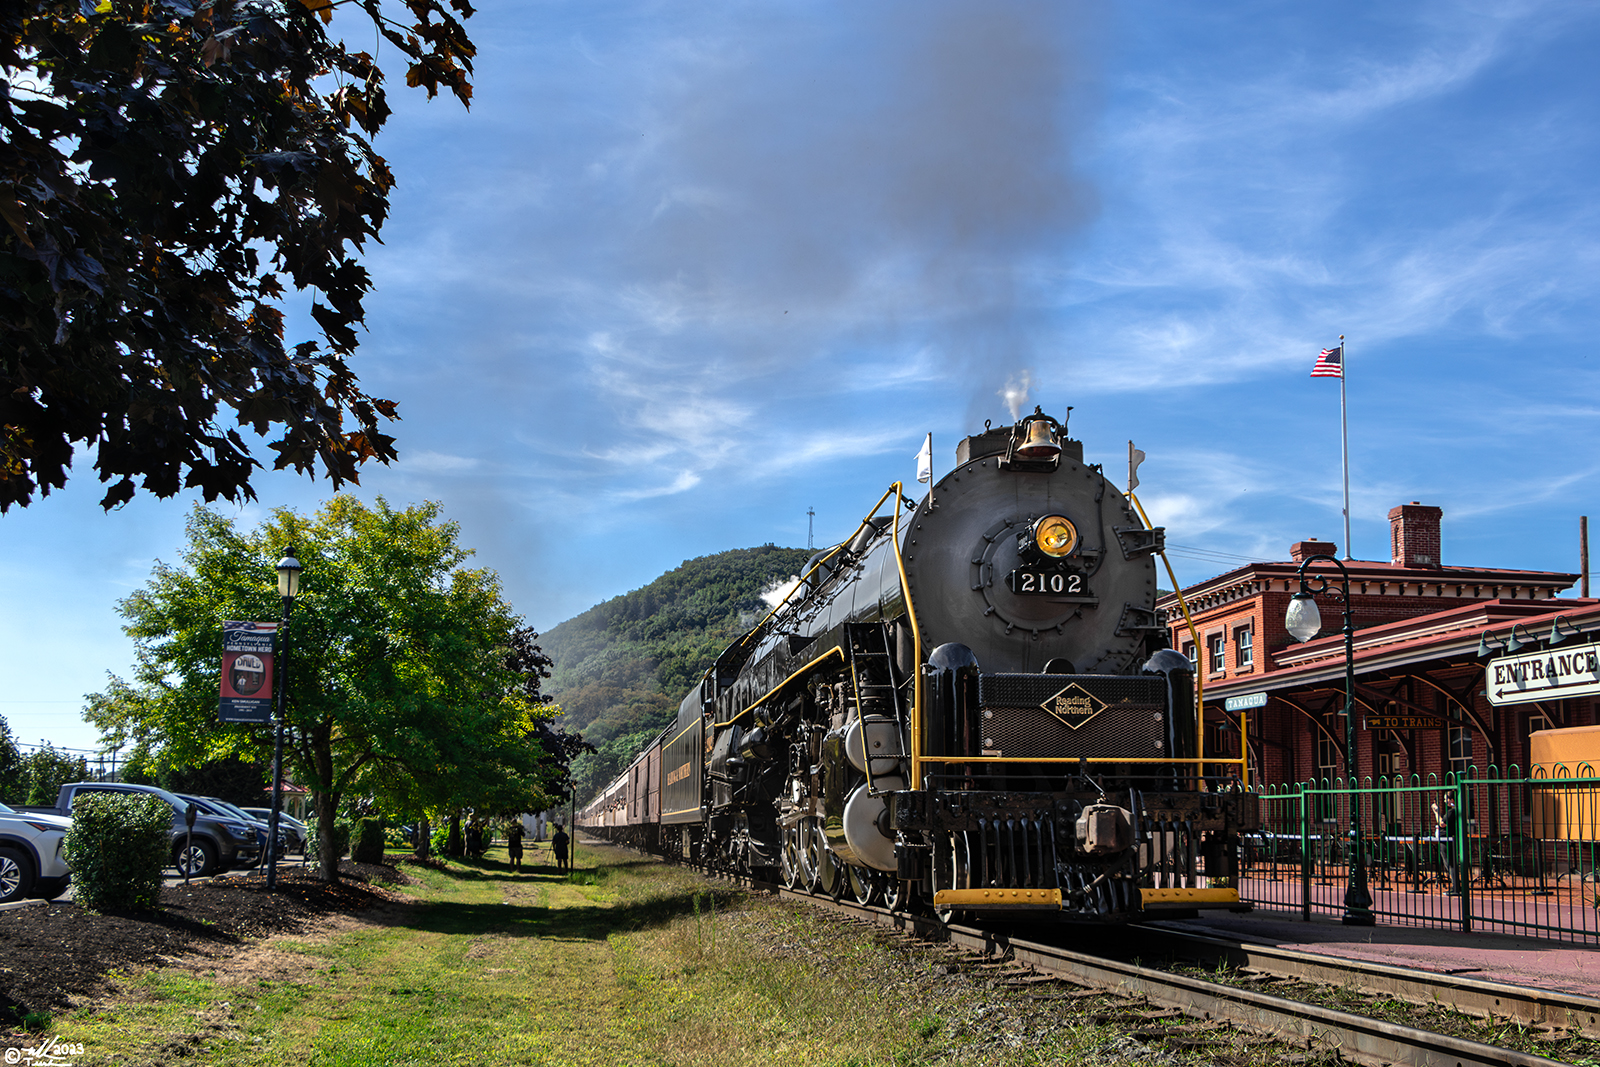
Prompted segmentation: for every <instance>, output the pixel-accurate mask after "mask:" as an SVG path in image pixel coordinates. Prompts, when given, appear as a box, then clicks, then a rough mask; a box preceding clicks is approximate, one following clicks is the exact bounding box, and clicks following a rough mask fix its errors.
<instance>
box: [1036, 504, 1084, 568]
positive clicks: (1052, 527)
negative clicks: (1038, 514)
mask: <svg viewBox="0 0 1600 1067" xmlns="http://www.w3.org/2000/svg"><path fill="white" fill-rule="evenodd" d="M1033 543H1034V544H1035V545H1036V546H1038V549H1039V551H1040V552H1043V553H1044V554H1045V555H1047V556H1053V557H1055V558H1057V559H1059V558H1060V557H1062V556H1069V555H1071V554H1072V550H1073V549H1074V548H1077V547H1078V528H1077V527H1076V526H1074V525H1072V523H1071V522H1069V521H1068V520H1067V519H1065V518H1063V517H1062V516H1060V515H1046V516H1045V517H1044V518H1042V519H1040V520H1039V521H1038V522H1036V523H1034V524H1033Z"/></svg>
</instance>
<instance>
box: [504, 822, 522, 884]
mask: <svg viewBox="0 0 1600 1067" xmlns="http://www.w3.org/2000/svg"><path fill="white" fill-rule="evenodd" d="M506 857H507V858H508V859H509V860H510V861H511V869H512V870H513V871H520V870H522V819H521V818H520V817H517V816H513V817H512V818H511V820H510V821H509V822H507V823H506Z"/></svg>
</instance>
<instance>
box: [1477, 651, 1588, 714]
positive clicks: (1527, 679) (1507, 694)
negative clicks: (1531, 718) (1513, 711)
mask: <svg viewBox="0 0 1600 1067" xmlns="http://www.w3.org/2000/svg"><path fill="white" fill-rule="evenodd" d="M1484 673H1485V678H1484V681H1485V683H1486V684H1485V685H1484V688H1485V689H1486V690H1487V691H1488V694H1489V703H1491V704H1526V703H1529V702H1531V701H1535V700H1561V699H1562V698H1564V697H1579V696H1588V695H1590V694H1593V693H1600V643H1597V644H1590V645H1579V646H1578V647H1576V648H1571V649H1560V648H1550V649H1545V650H1544V651H1543V652H1530V653H1528V654H1527V655H1523V656H1499V657H1497V658H1495V659H1492V660H1490V661H1489V662H1488V663H1487V664H1485V666H1484Z"/></svg>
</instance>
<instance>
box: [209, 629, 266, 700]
mask: <svg viewBox="0 0 1600 1067" xmlns="http://www.w3.org/2000/svg"><path fill="white" fill-rule="evenodd" d="M277 633H278V624H277V623H275V622H225V623H223V624H222V699H221V700H220V701H219V702H218V706H217V720H218V721H219V722H256V723H267V722H271V721H272V642H273V638H274V637H276V636H277Z"/></svg>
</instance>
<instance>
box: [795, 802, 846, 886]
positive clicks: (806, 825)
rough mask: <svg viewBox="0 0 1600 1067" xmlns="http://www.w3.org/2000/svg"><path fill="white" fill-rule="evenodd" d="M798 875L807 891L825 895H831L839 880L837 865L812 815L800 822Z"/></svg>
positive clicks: (819, 826)
mask: <svg viewBox="0 0 1600 1067" xmlns="http://www.w3.org/2000/svg"><path fill="white" fill-rule="evenodd" d="M800 876H801V878H802V879H803V880H804V882H805V888H806V889H807V891H809V892H812V893H819V894H822V895H825V896H832V895H833V892H834V890H835V888H836V887H837V885H838V882H839V868H838V865H837V864H836V863H835V862H834V858H833V853H832V852H830V851H829V850H828V839H827V838H826V837H824V836H823V833H822V826H821V824H820V822H819V821H818V820H817V819H816V818H814V817H813V818H809V819H807V820H805V821H804V822H803V823H801V824H800Z"/></svg>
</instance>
